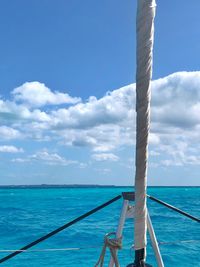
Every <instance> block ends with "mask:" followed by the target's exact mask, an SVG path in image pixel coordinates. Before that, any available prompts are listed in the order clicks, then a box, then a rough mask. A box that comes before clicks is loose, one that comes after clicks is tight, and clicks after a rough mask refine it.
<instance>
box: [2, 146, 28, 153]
mask: <svg viewBox="0 0 200 267" xmlns="http://www.w3.org/2000/svg"><path fill="white" fill-rule="evenodd" d="M0 152H3V153H22V152H24V150H23V149H22V148H17V147H15V146H0Z"/></svg>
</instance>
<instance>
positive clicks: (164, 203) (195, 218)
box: [147, 195, 200, 222]
mask: <svg viewBox="0 0 200 267" xmlns="http://www.w3.org/2000/svg"><path fill="white" fill-rule="evenodd" d="M147 197H148V198H149V199H151V200H153V201H155V202H157V203H159V204H161V205H163V206H165V207H167V208H169V209H171V210H174V211H176V212H178V213H180V214H182V215H184V216H186V217H188V218H190V219H192V220H194V221H196V222H200V219H199V218H197V217H195V216H193V215H190V214H189V213H187V212H185V211H183V210H180V209H178V208H176V207H174V206H172V205H170V204H168V203H166V202H164V201H162V200H160V199H158V198H155V197H152V196H149V195H147Z"/></svg>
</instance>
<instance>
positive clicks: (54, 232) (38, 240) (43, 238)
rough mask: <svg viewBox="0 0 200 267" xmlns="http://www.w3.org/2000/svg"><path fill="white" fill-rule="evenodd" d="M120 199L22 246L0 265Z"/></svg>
mask: <svg viewBox="0 0 200 267" xmlns="http://www.w3.org/2000/svg"><path fill="white" fill-rule="evenodd" d="M120 198H121V195H118V196H116V197H114V198H112V199H111V200H109V201H107V202H105V203H103V204H102V205H100V206H97V207H96V208H94V209H92V210H90V211H88V212H86V213H85V214H83V215H81V216H79V217H77V218H76V219H74V220H72V221H71V222H68V223H66V224H64V225H63V226H61V227H59V228H57V229H55V230H54V231H52V232H50V233H48V234H46V235H44V236H42V237H40V238H39V239H37V240H35V241H33V242H31V243H29V244H28V245H26V246H24V247H23V248H21V249H19V250H16V251H15V252H13V253H11V254H9V255H7V256H5V257H4V258H2V259H0V263H2V262H4V261H7V260H9V259H11V258H13V257H15V256H16V255H18V254H20V253H22V252H23V251H24V250H27V249H29V248H31V247H33V246H35V245H36V244H38V243H40V242H42V241H44V240H46V239H48V238H49V237H51V236H53V235H55V234H57V233H59V232H61V231H63V230H64V229H66V228H68V227H70V226H71V225H73V224H75V223H77V222H79V221H81V220H83V219H84V218H86V217H88V216H90V215H92V214H94V213H95V212H97V211H99V210H101V209H103V208H105V207H106V206H108V205H110V204H111V203H113V202H115V201H117V200H119V199H120Z"/></svg>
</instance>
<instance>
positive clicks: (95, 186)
mask: <svg viewBox="0 0 200 267" xmlns="http://www.w3.org/2000/svg"><path fill="white" fill-rule="evenodd" d="M130 187H132V186H131V185H127V186H126V185H99V184H38V185H0V189H15V188H16V189H29V188H30V189H34V188H35V189H37V188H38V189H43V188H44V189H45V188H46V189H49V188H130ZM148 187H150V188H153V187H156V188H159V187H160V188H163V187H169V188H173V187H174V188H178V187H200V185H196V186H195V185H181V186H172V185H164V186H148Z"/></svg>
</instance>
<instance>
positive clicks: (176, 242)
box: [0, 239, 200, 253]
mask: <svg viewBox="0 0 200 267" xmlns="http://www.w3.org/2000/svg"><path fill="white" fill-rule="evenodd" d="M199 242H200V239H191V240H175V241H166V242H165V241H158V244H159V245H173V244H181V243H183V244H184V243H199ZM99 247H101V246H100V245H99V246H88V247H74V248H44V249H31V250H16V249H0V253H5V252H15V251H21V252H26V253H32V252H54V251H55V252H56V251H78V250H87V249H94V248H99ZM130 247H131V248H132V249H134V245H133V244H132V243H127V244H126V245H124V246H123V249H125V250H128V249H130Z"/></svg>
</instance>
